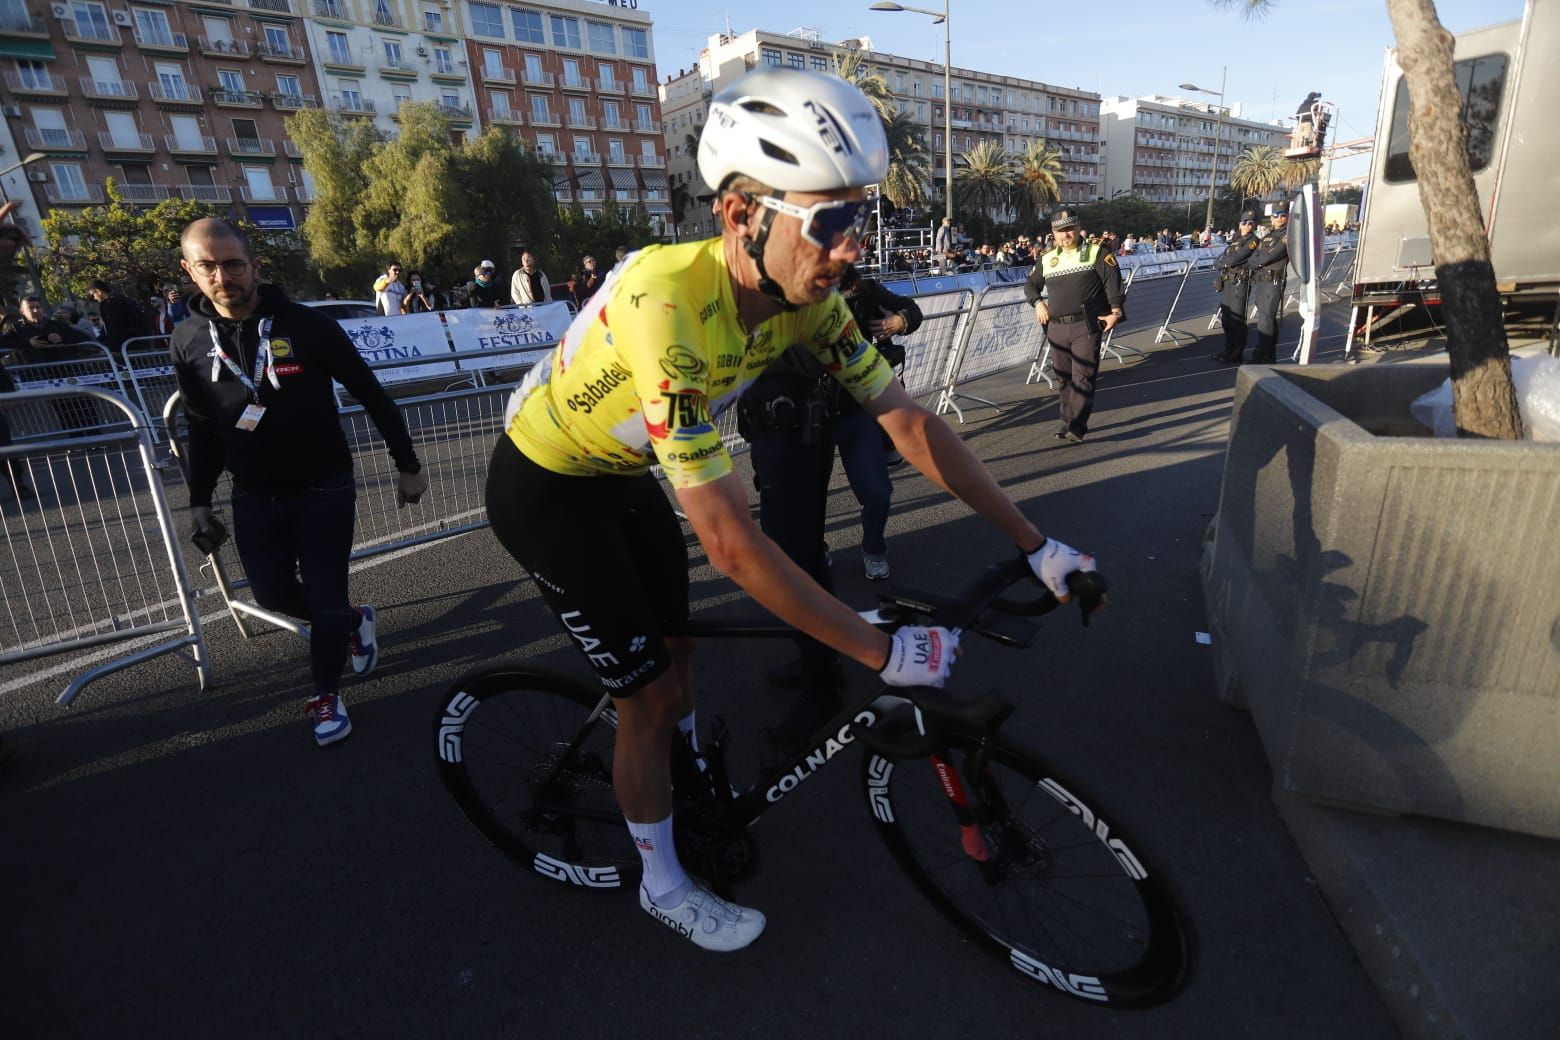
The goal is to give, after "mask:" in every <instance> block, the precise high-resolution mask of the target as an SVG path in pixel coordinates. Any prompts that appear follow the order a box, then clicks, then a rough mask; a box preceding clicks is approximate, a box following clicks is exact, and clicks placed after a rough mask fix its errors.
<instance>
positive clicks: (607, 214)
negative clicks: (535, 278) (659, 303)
mask: <svg viewBox="0 0 1560 1040" xmlns="http://www.w3.org/2000/svg"><path fill="white" fill-rule="evenodd" d="M656 241H658V239H657V238H656V235H655V232H654V230H653V229H652V228H651V227H650V222H649V221H648V220H646V219H645V218H643V217H641V216H640V215H639V212H638V210H636V209H633V208H625V207H623V206H619V205H618V204H617V203H615V202H608V203H607V204H606V205H605V206H603V207H602V210H601V212H600V213H599V214H597V215H595V216H591V215H588V214H586V213H585V211H584V210H583V209H582V208H581V207H580V206H579V204H578V203H576V204H575V205H574V206H571V207H570V208H569V209H568V210H567V211H566V212H564V213H563V214H562V215H561V216H560V218H559V220H558V230H557V234H556V235H555V237H554V239H553V241H552V242H551V243H550V244H549V245H548V247H547V248H548V251H549V252H550V255H547V256H544V257H543V258H542V260H543V263H542V267H543V268H544V269H545V270H546V271H547V276H548V278H549V279H551V280H552V281H554V282H557V283H560V284H561V283H562V282H563V280H564V279H565V278H567V277H568V276H569V275H570V274H573V273H575V272H578V271H579V270H580V267H581V261H583V260H584V258H585V257H587V256H593V257H595V258H596V267H597V269H598V270H601V271H606V270H608V269H609V268H611V267H612V264H613V259H614V257H615V255H616V253H617V248H618V246H622V247H623V248H625V249H627V250H629V251H630V252H632V251H633V250H635V249H639V248H642V247H644V246H647V245H650V244H652V243H654V242H656Z"/></svg>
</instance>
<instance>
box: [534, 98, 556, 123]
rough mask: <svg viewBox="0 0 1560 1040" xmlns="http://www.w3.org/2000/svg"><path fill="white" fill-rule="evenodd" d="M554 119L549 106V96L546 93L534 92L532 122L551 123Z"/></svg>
mask: <svg viewBox="0 0 1560 1040" xmlns="http://www.w3.org/2000/svg"><path fill="white" fill-rule="evenodd" d="M552 121H553V118H552V113H551V111H550V110H549V109H548V107H547V96H546V95H545V94H532V95H531V122H533V123H551V122H552Z"/></svg>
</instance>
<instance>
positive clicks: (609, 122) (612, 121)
mask: <svg viewBox="0 0 1560 1040" xmlns="http://www.w3.org/2000/svg"><path fill="white" fill-rule="evenodd" d="M601 128H602V129H603V130H625V131H626V130H627V129H628V128H629V127H628V120H626V119H624V118H623V117H622V116H602V117H601Z"/></svg>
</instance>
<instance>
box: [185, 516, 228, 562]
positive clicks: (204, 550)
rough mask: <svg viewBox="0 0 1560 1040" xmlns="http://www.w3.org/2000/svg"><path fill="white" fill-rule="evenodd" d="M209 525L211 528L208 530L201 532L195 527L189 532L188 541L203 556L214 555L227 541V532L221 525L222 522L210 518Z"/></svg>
mask: <svg viewBox="0 0 1560 1040" xmlns="http://www.w3.org/2000/svg"><path fill="white" fill-rule="evenodd" d="M210 523H211V528H210V529H209V530H204V531H203V530H201V529H200V528H198V527H197V528H196V529H195V530H194V531H192V532H190V541H192V542H194V543H195V548H197V549H199V550H200V551H201V555H203V556H213V555H215V554H216V552H217V550H218V549H220V548H222V546H223V544H224V543H225V542H226V541H227V540H228V531H227V528H226V527H224V526H223V525H222V521H220V520H218V519H217V518H216V517H212V518H211V521H210Z"/></svg>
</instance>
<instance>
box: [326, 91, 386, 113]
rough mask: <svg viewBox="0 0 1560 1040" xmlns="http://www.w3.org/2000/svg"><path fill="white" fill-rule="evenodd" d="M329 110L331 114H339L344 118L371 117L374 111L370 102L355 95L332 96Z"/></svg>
mask: <svg viewBox="0 0 1560 1040" xmlns="http://www.w3.org/2000/svg"><path fill="white" fill-rule="evenodd" d="M330 110H331V111H332V112H340V113H341V114H342V115H344V116H371V115H373V114H374V111H375V109H374V103H373V102H372V101H369V100H368V99H367V98H363V97H359V96H357V95H355V94H353V95H347V96H343V95H341V94H332V95H331V96H330Z"/></svg>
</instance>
